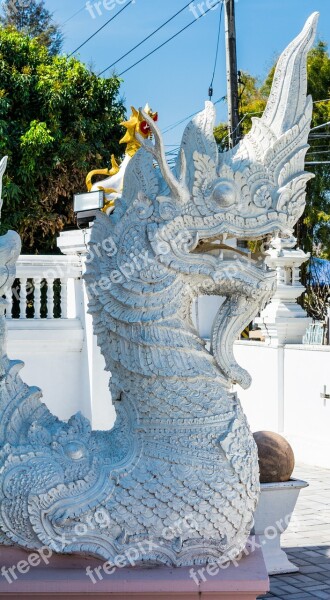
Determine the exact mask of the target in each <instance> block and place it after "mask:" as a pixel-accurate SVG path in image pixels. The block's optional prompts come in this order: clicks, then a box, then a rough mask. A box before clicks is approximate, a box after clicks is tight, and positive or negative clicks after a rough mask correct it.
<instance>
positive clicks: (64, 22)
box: [61, 4, 86, 27]
mask: <svg viewBox="0 0 330 600" xmlns="http://www.w3.org/2000/svg"><path fill="white" fill-rule="evenodd" d="M83 10H86V4H84V6H82V7H81V8H80V9H79V10H77V12H75V13H74V14H73V15H71V17H69V18H68V19H66V21H63V23H62V24H61V25H62V27H63V26H64V25H65V24H66V23H68V22H69V21H71V20H72V19H74V18H75V17H76V16H77V15H79V14H80V13H81V12H82V11H83Z"/></svg>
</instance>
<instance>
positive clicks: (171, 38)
mask: <svg viewBox="0 0 330 600" xmlns="http://www.w3.org/2000/svg"><path fill="white" fill-rule="evenodd" d="M220 2H222V0H218V2H216V4H214V5H213V6H212V7H211V8H208V9H207V10H206V11H205V12H204V13H203V14H201V15H199V16H198V17H196V19H194V20H193V21H191V22H190V23H188V25H186V26H185V27H183V28H182V29H180V31H178V32H177V33H175V34H174V35H172V36H171V37H170V38H169V39H168V40H166V41H165V42H163V43H162V44H160V45H159V46H157V48H155V49H154V50H152V51H151V52H149V53H148V54H146V55H145V56H143V57H142V58H140V60H138V61H136V62H135V63H134V64H133V65H131V66H130V67H128V69H125V71H122V72H121V73H119V77H121V76H122V75H125V73H128V71H130V70H131V69H133V68H134V67H136V66H137V65H139V64H140V63H142V62H143V61H145V60H146V59H147V58H149V56H151V55H152V54H155V52H157V50H160V49H161V48H163V47H164V46H166V44H168V43H169V42H171V41H172V40H174V38H176V37H178V35H180V33H183V31H185V30H186V29H188V28H189V27H191V25H194V23H196V22H197V21H198V20H199V19H201V18H202V17H205V15H207V13H208V12H210V10H214V8H215V7H216V6H217V5H218V4H220Z"/></svg>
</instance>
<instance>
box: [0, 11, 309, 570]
mask: <svg viewBox="0 0 330 600" xmlns="http://www.w3.org/2000/svg"><path fill="white" fill-rule="evenodd" d="M317 17H318V15H317V14H313V15H312V16H311V18H310V19H309V20H308V22H307V23H306V26H305V27H304V29H303V31H302V33H301V34H300V35H299V36H298V37H297V38H296V39H295V40H294V41H293V42H292V43H291V44H290V46H289V47H288V48H287V50H286V51H285V52H284V53H283V55H282V56H281V58H280V60H279V63H278V67H277V70H276V73H275V77H274V85H273V88H272V91H271V94H270V98H269V102H268V105H267V108H266V111H265V114H264V115H263V117H261V118H260V119H254V120H253V127H252V130H251V132H250V133H249V134H248V135H247V136H246V137H245V138H244V139H243V140H242V141H241V142H240V143H239V145H238V146H237V147H235V148H234V149H232V150H230V151H229V152H225V153H219V152H218V149H217V146H216V142H215V139H214V136H213V127H214V122H215V108H214V106H213V104H212V103H211V102H207V103H206V107H205V110H204V111H203V112H201V113H200V114H199V115H197V116H196V117H195V118H194V119H193V121H192V122H191V123H190V124H189V125H188V126H187V128H186V130H185V132H184V135H183V140H182V146H181V151H180V153H179V158H178V162H177V165H176V168H175V170H173V171H172V170H171V169H170V167H169V165H168V164H167V162H166V159H165V150H164V144H163V140H162V136H161V133H160V131H159V129H158V128H157V125H156V123H155V122H154V121H153V119H152V118H151V117H150V116H149V115H148V114H146V113H143V117H144V119H145V121H146V123H147V125H148V126H149V127H150V130H151V131H152V133H153V138H154V142H151V141H150V140H148V142H146V141H145V140H142V139H141V140H139V141H140V143H141V145H142V148H141V149H140V150H139V151H138V152H137V154H136V155H135V156H134V157H133V158H132V159H131V160H130V162H129V165H128V166H127V170H126V173H125V180H124V188H123V192H122V197H121V199H120V200H119V201H118V203H117V205H116V209H115V211H114V213H113V214H111V215H110V216H108V215H105V214H103V213H102V214H99V215H98V217H97V218H96V221H95V224H94V226H93V229H92V236H91V256H93V259H92V260H89V261H88V265H87V272H86V275H85V280H86V283H87V285H90V287H89V290H90V295H91V299H90V306H89V310H90V313H91V314H92V315H93V323H94V329H95V333H96V335H97V339H98V344H99V346H100V348H101V350H102V353H103V355H104V358H105V362H106V368H107V370H108V371H109V372H111V380H110V389H111V391H112V398H113V401H114V403H115V406H116V413H117V420H116V423H115V426H114V428H113V429H112V430H111V431H109V432H94V431H91V427H90V424H89V422H88V421H87V420H86V419H84V418H83V417H82V416H81V415H79V414H78V415H75V416H74V417H72V418H71V419H70V421H69V422H68V423H63V422H60V421H59V420H58V419H57V418H56V417H54V416H53V415H52V414H51V413H50V412H49V411H48V410H47V408H46V406H45V405H44V404H42V402H41V393H40V391H39V390H38V389H36V388H29V387H28V386H26V385H24V384H23V382H22V381H21V379H20V376H19V371H20V369H21V367H22V364H21V363H19V362H12V361H9V359H8V358H7V357H6V354H5V339H4V335H5V328H4V319H3V314H4V303H3V301H2V300H0V325H1V327H0V336H1V338H0V344H1V350H2V352H1V363H0V367H1V371H0V415H1V419H0V543H2V544H18V545H19V546H22V547H25V548H29V549H37V548H40V547H42V546H44V545H45V544H46V545H47V546H49V547H50V548H52V549H53V550H55V551H57V552H63V553H70V552H71V553H74V552H79V553H86V554H90V555H93V556H97V557H101V558H104V559H105V560H114V558H115V556H117V555H118V554H123V553H125V552H128V551H129V550H131V549H133V548H134V556H137V557H138V560H137V562H138V561H140V563H144V564H145V563H148V562H151V563H152V564H155V563H159V564H167V565H176V566H178V565H193V564H199V563H205V562H207V561H210V560H212V559H218V558H219V557H221V556H231V557H234V556H235V555H238V554H239V552H240V551H241V550H242V549H243V548H244V546H245V544H246V540H247V538H248V535H249V533H250V530H251V526H252V521H253V514H254V511H255V508H256V503H257V500H258V496H259V477H258V460H257V449H256V445H255V442H254V440H253V437H252V435H251V432H250V429H249V426H248V423H247V421H246V418H245V416H244V414H243V412H242V408H241V405H240V402H239V399H238V398H237V396H236V394H234V393H232V391H231V390H232V384H233V383H235V382H238V383H240V384H241V385H242V386H243V387H247V386H248V385H249V383H250V377H249V375H248V374H247V373H246V372H245V371H244V370H243V369H242V368H241V367H240V366H239V365H238V364H237V363H236V361H235V358H234V355H233V344H234V341H235V339H237V336H238V335H239V333H240V332H241V331H242V330H243V329H244V327H245V326H246V325H247V324H248V323H249V322H250V321H251V320H252V319H253V318H254V317H255V315H256V314H257V313H258V312H259V311H260V310H261V309H262V307H263V306H264V304H265V303H266V302H267V301H268V300H269V299H270V297H271V295H272V294H273V292H274V289H275V274H274V272H272V271H270V270H269V269H267V267H266V266H265V265H264V263H263V261H259V262H258V261H256V262H254V261H253V260H250V259H249V258H248V257H245V256H241V255H239V256H238V258H237V253H236V254H235V253H230V251H228V247H226V252H223V251H222V250H223V241H224V240H225V239H226V237H236V238H239V239H262V238H264V237H266V236H270V235H272V234H273V233H274V232H280V233H281V235H283V236H288V235H291V233H292V230H293V227H294V225H295V223H296V221H297V220H298V218H299V217H300V215H301V214H302V212H303V210H304V205H305V191H306V183H307V181H308V179H310V177H311V174H310V173H306V172H305V171H304V158H305V153H306V150H307V148H308V146H307V140H308V135H309V131H310V122H311V116H312V100H311V98H310V97H307V80H306V57H307V52H308V50H309V49H310V47H311V45H312V43H313V40H314V37H315V31H316V24H317ZM256 190H259V191H258V192H257V193H256ZM109 239H111V240H112V243H113V244H114V246H115V248H116V249H117V251H116V252H109V250H107V245H106V244H105V243H104V242H105V241H106V240H109ZM94 246H95V248H96V249H97V252H96V251H94V252H93V247H94ZM100 249H102V250H100ZM18 254H19V241H18V237H17V236H16V235H15V234H8V236H7V237H6V238H1V241H0V269H1V270H0V276H1V278H2V279H1V285H2V288H1V291H2V290H3V286H4V285H8V284H9V283H10V282H9V279H11V280H13V277H14V264H15V260H16V258H17V256H18ZM115 274H116V276H114V275H115ZM104 277H107V278H109V279H110V281H111V285H109V286H107V289H104V286H103V287H102V282H103V281H104ZM202 293H208V294H216V295H219V296H223V297H225V302H224V303H223V304H222V306H221V308H220V309H219V312H218V314H217V316H216V319H215V322H214V327H213V332H212V339H211V351H210V352H208V351H207V350H206V347H205V342H204V341H203V340H202V339H201V338H200V337H199V335H198V332H197V331H196V329H195V327H194V325H193V323H192V319H191V306H192V302H193V300H194V299H195V298H196V296H197V295H198V294H202ZM1 295H2V294H1V293H0V296H1ZM61 400H62V401H63V400H64V399H61ZM100 514H102V515H108V517H109V518H108V519H107V523H106V527H103V525H104V523H102V522H101V521H102V520H101V519H99V518H96V515H100ZM78 533H79V534H78Z"/></svg>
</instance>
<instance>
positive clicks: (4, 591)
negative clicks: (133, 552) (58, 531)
mask: <svg viewBox="0 0 330 600" xmlns="http://www.w3.org/2000/svg"><path fill="white" fill-rule="evenodd" d="M248 550H249V552H250V554H248V555H247V556H244V557H243V558H242V559H241V560H240V561H239V562H238V563H236V562H234V563H228V564H224V565H222V568H221V569H220V568H219V567H217V566H216V565H209V566H208V567H197V566H196V567H194V569H190V568H189V567H188V568H179V569H171V568H164V567H155V568H144V569H142V568H134V569H133V568H129V569H128V568H117V569H116V570H115V571H114V572H113V573H112V574H107V573H106V571H105V570H104V563H102V562H100V561H96V560H95V559H89V558H85V557H84V558H81V557H72V556H67V557H66V556H56V555H54V556H49V557H48V558H47V557H44V558H43V559H42V560H41V561H39V564H38V565H37V566H32V565H33V564H36V563H37V562H38V561H37V558H36V556H35V553H28V552H24V551H21V550H16V549H12V548H4V547H2V548H1V547H0V599H1V600H18V599H26V600H27V599H32V598H38V599H39V600H48V599H52V600H63V599H65V600H67V599H69V598H75V599H76V600H80V599H81V600H82V599H84V598H87V597H91V598H108V599H109V600H134V599H135V598H136V600H170V599H172V600H211V599H212V600H213V599H214V600H219V599H220V598H224V599H226V600H256V598H257V597H258V596H259V595H263V594H265V593H266V592H267V591H268V590H269V580H268V575H267V571H266V567H265V563H264V559H263V555H262V551H261V550H260V549H259V548H257V549H256V548H255V545H254V544H252V545H250V546H248ZM49 553H50V551H48V554H49ZM45 554H46V555H47V552H46V551H45ZM39 558H40V556H39ZM47 563H48V564H47ZM88 567H90V569H89V572H90V573H92V576H91V575H89V576H88V575H87V572H86V569H87V568H88ZM4 569H6V571H5V570H4ZM106 570H108V572H110V570H109V569H106ZM22 571H26V572H25V573H22ZM13 574H15V575H16V579H15V577H14V576H13ZM9 579H10V580H11V582H10V581H9ZM93 580H94V581H93Z"/></svg>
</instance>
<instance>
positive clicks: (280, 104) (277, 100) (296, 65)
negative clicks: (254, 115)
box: [261, 12, 319, 137]
mask: <svg viewBox="0 0 330 600" xmlns="http://www.w3.org/2000/svg"><path fill="white" fill-rule="evenodd" d="M318 18H319V13H318V12H315V13H313V14H312V15H311V16H310V17H309V19H308V20H307V22H306V24H305V27H304V28H303V30H302V32H301V33H300V34H299V35H298V37H296V39H295V40H293V42H291V44H290V45H289V46H288V47H287V48H286V50H284V52H283V54H282V55H281V56H280V59H279V61H278V63H277V67H276V71H275V76H274V81H273V85H272V90H271V93H270V96H269V100H268V103H267V106H266V109H265V112H264V114H263V117H262V119H261V120H262V121H263V122H264V123H265V125H267V126H268V127H270V128H271V130H272V131H273V132H274V133H275V135H276V136H277V137H280V136H281V135H282V134H283V133H285V132H286V131H289V129H291V128H292V127H293V126H294V125H295V124H296V123H297V122H298V121H299V120H300V118H301V117H302V115H303V113H304V112H305V109H306V96H307V69H306V59H307V53H308V51H309V50H310V48H311V47H312V45H313V43H314V39H315V35H316V27H317V23H318Z"/></svg>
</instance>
